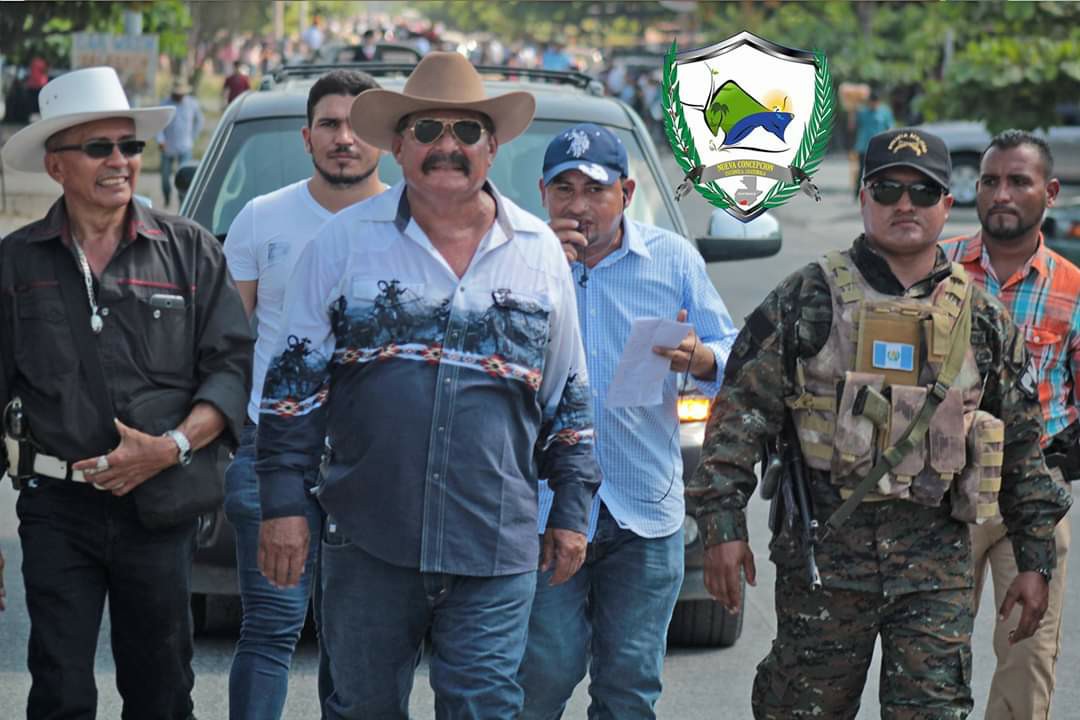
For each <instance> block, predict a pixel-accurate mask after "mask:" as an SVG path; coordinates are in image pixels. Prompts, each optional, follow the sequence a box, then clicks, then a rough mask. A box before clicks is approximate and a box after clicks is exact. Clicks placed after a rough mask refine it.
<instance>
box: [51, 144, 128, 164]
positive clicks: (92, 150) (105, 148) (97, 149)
mask: <svg viewBox="0 0 1080 720" xmlns="http://www.w3.org/2000/svg"><path fill="white" fill-rule="evenodd" d="M116 147H119V148H120V153H121V154H122V155H123V156H124V157H132V156H134V155H142V151H143V150H144V149H145V148H146V142H145V141H143V140H121V141H120V142H113V141H112V140H91V141H90V142H84V143H83V144H82V145H61V146H60V147H54V148H53V149H52V150H51V151H50V152H66V151H68V150H81V151H82V152H84V153H86V154H87V155H88V156H89V157H92V158H94V159H95V160H101V159H102V158H107V157H109V156H110V155H112V154H113V148H116Z"/></svg>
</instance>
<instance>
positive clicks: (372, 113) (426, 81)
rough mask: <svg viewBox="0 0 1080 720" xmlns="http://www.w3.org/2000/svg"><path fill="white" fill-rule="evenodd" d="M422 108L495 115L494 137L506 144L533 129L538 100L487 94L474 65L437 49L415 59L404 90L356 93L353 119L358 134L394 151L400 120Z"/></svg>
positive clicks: (521, 95)
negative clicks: (531, 127)
mask: <svg viewBox="0 0 1080 720" xmlns="http://www.w3.org/2000/svg"><path fill="white" fill-rule="evenodd" d="M420 110H471V111H473V112H478V113H483V114H484V115H487V116H488V117H489V118H491V122H492V123H493V124H494V125H495V139H496V141H498V143H499V144H500V145H502V144H504V143H507V142H510V141H511V140H513V139H514V138H516V137H517V136H518V135H520V134H521V133H523V132H525V128H527V127H529V123H530V122H532V118H533V114H534V113H535V112H536V98H534V97H533V96H532V93H527V92H523V91H517V92H510V93H506V94H505V95H496V96H495V97H488V96H487V93H486V92H484V81H483V80H482V79H481V77H480V73H478V72H477V71H476V68H474V67H473V66H472V63H470V62H469V61H468V60H466V59H465V58H464V57H462V56H461V55H459V54H458V53H455V52H433V53H428V54H427V55H425V56H424V59H423V60H421V61H420V62H419V63H417V65H416V67H415V68H413V71H412V73H411V74H410V75H409V79H408V80H407V81H406V82H405V87H404V89H403V90H402V91H401V92H394V91H393V90H382V89H372V90H365V91H364V92H362V93H360V94H359V95H357V96H356V100H354V101H353V104H352V110H351V111H350V113H349V122H350V124H351V125H352V128H353V132H354V133H356V136H357V137H358V138H360V139H361V140H363V141H364V142H366V143H367V144H369V145H374V146H375V147H377V148H380V149H382V150H387V151H390V150H393V142H394V130H395V127H396V126H397V123H398V120H400V119H401V118H402V117H404V116H406V115H409V114H411V113H414V112H417V111H420Z"/></svg>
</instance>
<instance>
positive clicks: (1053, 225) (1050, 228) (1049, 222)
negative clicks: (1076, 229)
mask: <svg viewBox="0 0 1080 720" xmlns="http://www.w3.org/2000/svg"><path fill="white" fill-rule="evenodd" d="M1042 234H1043V235H1044V236H1045V237H1048V238H1052V237H1055V236H1056V235H1057V220H1055V219H1054V218H1052V217H1044V218H1043V222H1042Z"/></svg>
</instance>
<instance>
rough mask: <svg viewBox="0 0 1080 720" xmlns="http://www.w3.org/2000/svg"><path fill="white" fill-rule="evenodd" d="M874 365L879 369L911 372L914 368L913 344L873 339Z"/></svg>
mask: <svg viewBox="0 0 1080 720" xmlns="http://www.w3.org/2000/svg"><path fill="white" fill-rule="evenodd" d="M874 367H876V368H880V369H881V370H900V371H903V372H911V371H912V370H914V369H915V346H914V345H908V344H907V343H896V342H885V341H884V340H875V341H874Z"/></svg>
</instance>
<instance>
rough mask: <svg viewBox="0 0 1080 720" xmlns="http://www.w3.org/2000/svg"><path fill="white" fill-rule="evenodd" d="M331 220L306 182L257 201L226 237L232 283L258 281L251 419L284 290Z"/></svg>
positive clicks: (242, 213)
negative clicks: (313, 240) (297, 264)
mask: <svg viewBox="0 0 1080 720" xmlns="http://www.w3.org/2000/svg"><path fill="white" fill-rule="evenodd" d="M331 217H333V213H331V212H330V211H329V210H327V209H326V208H324V207H323V206H322V205H320V204H319V203H318V202H316V200H315V198H314V197H312V195H311V191H310V190H309V189H308V180H306V179H305V180H301V181H300V182H296V183H293V184H292V185H286V186H285V187H283V188H281V189H280V190H275V191H274V192H272V193H267V194H266V195H260V196H259V197H257V198H253V199H252V200H250V201H249V202H248V204H247V205H245V206H244V209H243V210H241V211H240V213H239V214H238V215H237V216H236V219H235V220H233V223H232V225H231V226H230V227H229V234H228V235H227V236H226V237H225V261H226V262H227V263H228V266H229V272H230V273H231V274H232V277H233V280H236V281H238V282H240V281H245V280H248V281H250V280H258V281H259V288H258V293H257V296H256V300H255V332H256V333H257V335H258V338H257V339H256V341H255V363H254V367H253V368H252V377H251V397H250V398H249V400H248V417H249V418H251V421H252V422H258V420H259V401H260V399H261V398H262V387H263V378H264V377H265V376H266V367H267V365H268V364H269V362H270V358H271V356H272V354H273V350H274V342H275V340H276V339H277V335H278V332H279V330H280V329H281V311H282V305H283V304H284V302H285V286H286V285H287V284H288V282H289V276H290V275H292V270H293V267H294V266H295V265H296V260H297V259H298V258H299V257H300V253H301V252H303V250H304V248H306V247H307V245H308V243H309V242H311V239H312V238H313V237H315V235H316V233H318V231H319V228H321V227H322V225H323V223H324V222H326V221H327V220H329V219H330V218H331Z"/></svg>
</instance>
